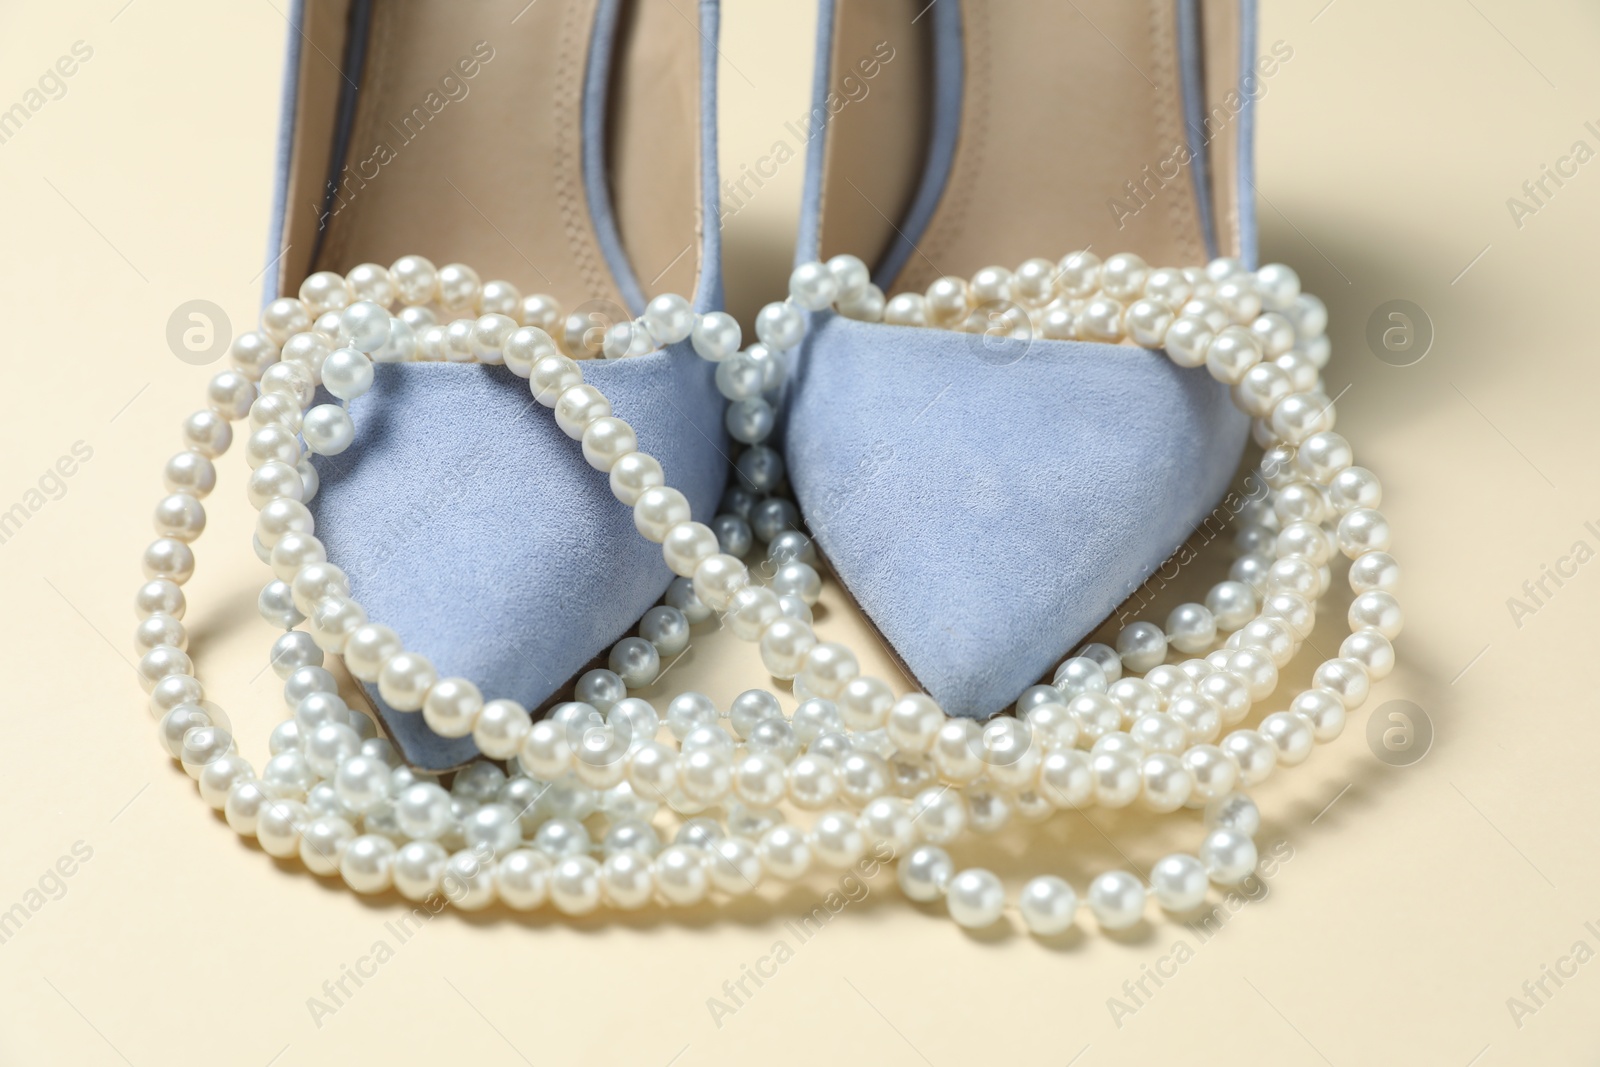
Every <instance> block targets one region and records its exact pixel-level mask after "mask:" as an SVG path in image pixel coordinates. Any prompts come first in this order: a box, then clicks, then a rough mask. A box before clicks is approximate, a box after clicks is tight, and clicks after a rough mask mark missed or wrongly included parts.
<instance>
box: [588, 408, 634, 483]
mask: <svg viewBox="0 0 1600 1067" xmlns="http://www.w3.org/2000/svg"><path fill="white" fill-rule="evenodd" d="M638 447H639V437H638V435H637V434H635V433H634V432H633V427H632V426H629V425H628V424H627V423H626V422H624V421H622V420H621V419H618V418H615V417H612V416H604V417H602V418H598V419H595V420H594V421H593V422H591V423H589V425H588V427H587V428H585V429H584V431H583V458H584V459H585V460H586V461H587V462H588V464H589V466H591V467H593V468H594V469H595V470H598V471H606V472H609V471H610V470H611V468H612V467H614V466H615V465H616V463H617V461H618V460H619V459H621V458H622V457H623V456H625V455H628V454H629V453H632V452H635V451H636V450H637V449H638Z"/></svg>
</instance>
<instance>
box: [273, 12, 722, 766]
mask: <svg viewBox="0 0 1600 1067" xmlns="http://www.w3.org/2000/svg"><path fill="white" fill-rule="evenodd" d="M621 9H622V5H621V3H620V0H602V2H601V3H600V4H599V5H598V7H597V9H596V15H595V18H596V26H595V35H594V40H593V44H592V47H591V50H590V55H589V61H588V68H587V71H586V75H585V83H584V105H583V129H584V137H585V139H586V141H588V142H589V143H590V144H591V145H593V144H599V143H600V142H601V141H602V140H603V137H604V132H605V124H604V119H605V114H606V108H607V99H606V96H607V90H608V88H609V84H610V77H609V65H610V63H611V61H612V49H613V44H614V41H615V37H616V33H617V20H618V18H619V17H620V13H621ZM696 16H697V18H698V24H699V29H700V34H701V37H702V39H703V40H705V41H706V42H708V45H707V47H706V48H704V49H703V50H702V55H701V57H700V77H699V94H700V107H701V119H700V130H699V145H698V152H699V165H700V173H701V175H702V189H701V203H700V215H701V218H702V219H715V218H716V217H717V215H716V212H717V204H718V191H717V190H718V185H717V136H716V115H717V102H716V89H717V75H716V71H717V53H716V49H715V47H713V44H714V42H715V41H716V40H717V35H718V28H719V26H718V24H719V18H720V11H719V6H718V3H717V0H700V3H699V5H698V10H697V12H696ZM303 17H304V4H303V0H295V4H294V6H293V12H292V16H291V18H290V21H289V34H288V39H289V47H288V56H289V59H288V68H287V73H286V79H285V87H284V107H283V124H282V128H281V131H280V135H279V162H278V181H277V188H276V191H275V193H274V206H273V217H272V226H271V233H272V246H271V250H270V251H269V257H270V258H271V259H276V257H277V256H278V254H279V242H280V241H281V240H282V233H283V223H284V214H285V210H286V207H287V200H286V192H285V190H286V189H287V175H288V173H289V169H290V164H291V159H290V157H291V154H292V148H293V144H294V116H295V104H296V100H297V97H298V93H299V84H298V78H297V72H298V69H299V55H300V48H301V42H302V34H301V32H300V29H299V27H300V25H301V21H302V19H303ZM535 103H536V102H535ZM336 151H338V152H342V147H339V146H336ZM604 163H605V161H604V156H603V153H601V152H598V151H586V152H585V154H584V165H585V188H586V190H587V192H588V200H589V209H590V212H591V216H592V219H593V222H594V226H595V231H596V235H597V237H598V239H599V243H600V247H601V252H602V254H603V255H604V256H605V258H606V261H607V266H608V267H609V268H610V269H611V272H612V274H613V275H614V277H615V278H616V279H617V281H618V284H619V287H620V288H621V290H622V292H623V295H624V299H625V300H627V301H628V302H629V304H630V305H631V310H632V311H633V312H634V313H635V314H637V313H638V312H639V311H640V310H642V303H643V294H642V293H641V291H640V289H639V286H638V283H637V282H636V281H635V279H634V275H633V270H632V266H631V264H630V263H629V262H628V259H627V254H626V251H625V250H624V248H623V246H622V242H621V239H620V236H619V234H618V232H617V226H616V222H615V219H614V218H613V213H612V205H611V202H610V199H609V192H608V191H607V187H606V183H605V176H604V174H603V173H601V171H602V170H603V168H604ZM699 236H700V244H699V250H698V251H699V258H700V265H701V266H700V277H699V282H698V285H697V288H696V292H695V297H694V305H695V308H696V310H698V311H708V310H711V309H713V308H718V307H720V306H721V304H722V261H721V234H720V232H719V230H718V228H717V227H716V226H715V225H701V226H700V227H699ZM276 295H277V292H276V284H275V279H269V281H268V285H267V291H266V293H265V294H264V302H265V301H269V300H271V299H273V298H274V297H275V296H276ZM714 372H715V369H714V368H713V367H712V366H710V365H709V364H707V363H705V362H704V361H703V360H701V359H700V358H699V357H697V356H696V355H695V354H694V352H693V351H692V350H691V349H690V347H689V346H688V345H687V344H682V345H676V346H673V348H672V349H670V350H668V351H667V352H657V353H653V354H651V355H648V356H642V357H638V358H633V359H627V360H619V361H608V360H592V361H588V362H585V363H584V365H583V373H584V380H585V381H586V382H588V383H590V384H592V385H595V386H596V387H598V388H599V389H600V390H601V392H603V393H604V394H605V395H606V397H607V398H608V399H609V400H610V401H611V404H612V410H613V413H614V414H615V415H617V416H618V417H620V418H623V419H626V420H627V421H628V422H629V423H630V424H631V425H632V426H633V428H634V431H635V432H636V433H637V434H638V436H639V447H640V448H641V449H642V450H643V451H645V452H648V453H650V454H651V455H653V456H655V457H656V458H657V459H658V460H660V462H661V465H662V468H663V470H664V471H665V473H666V481H667V484H668V485H670V486H673V487H674V488H676V489H678V490H680V491H681V492H682V493H683V494H684V495H685V496H686V497H687V498H688V500H689V504H690V507H691V509H692V511H693V514H694V517H695V519H697V520H699V521H701V522H708V521H710V519H711V517H712V516H713V514H714V513H715V510H716V505H717V502H718V501H719V499H720V498H721V494H722V490H723V486H724V484H725V481H726V475H727V471H728V468H729V463H728V442H727V434H726V431H725V430H724V428H723V423H722V412H723V406H724V402H723V400H722V398H721V396H720V395H719V394H718V393H717V390H716V387H715V384H714V381H713V375H714ZM332 400H333V398H332V397H330V396H327V395H326V394H323V395H321V396H319V398H318V401H319V402H321V403H327V402H330V401H332ZM350 410H351V415H352V417H353V418H354V419H355V422H356V427H357V429H356V434H357V441H356V444H355V446H354V447H353V448H352V449H351V450H350V451H349V452H347V453H346V454H344V455H342V456H334V457H320V456H319V457H315V458H314V460H313V462H314V463H315V464H316V467H317V471H318V474H319V477H320V479H321V488H320V490H319V491H318V494H317V496H316V498H315V499H314V500H313V501H312V502H311V511H312V513H313V515H314V516H315V518H316V523H317V536H318V537H319V538H321V539H322V541H323V543H324V544H325V545H326V546H327V549H328V555H329V558H330V559H331V560H332V561H333V562H335V563H337V564H338V565H339V566H341V567H343V568H344V569H345V571H346V572H347V573H348V574H349V576H350V582H351V592H352V594H353V595H354V596H355V597H356V598H357V599H358V600H360V601H361V603H362V604H363V606H365V607H366V609H367V611H368V613H369V616H370V617H371V618H372V619H373V620H374V621H377V622H382V623H384V624H386V625H389V626H392V627H394V628H395V629H396V630H397V631H399V633H400V635H401V637H402V639H404V640H405V642H406V646H407V647H408V648H412V649H416V650H417V651H420V652H422V653H423V654H425V655H426V656H428V658H429V659H430V660H432V662H433V664H434V666H435V668H436V669H438V670H439V672H440V673H441V675H445V676H452V675H453V676H459V677H465V678H470V679H472V681H473V682H474V683H475V684H476V685H477V686H478V687H479V688H480V689H481V690H482V691H483V693H484V694H485V696H486V697H488V698H491V699H493V698H497V697H508V698H511V699H514V700H517V701H519V702H521V703H522V704H523V705H525V706H526V707H528V708H530V709H531V708H536V707H538V706H539V705H540V704H542V703H544V702H545V701H546V700H547V699H549V698H550V697H551V696H552V695H553V694H555V693H556V692H557V691H558V690H559V689H561V688H562V687H563V686H565V685H566V684H567V683H569V682H570V681H571V680H572V678H573V676H574V675H576V674H577V673H578V672H579V671H580V670H582V669H583V668H584V667H585V666H586V665H587V664H589V663H590V662H591V661H592V660H593V659H594V658H595V657H596V656H598V655H600V654H602V653H604V652H605V651H606V650H607V649H608V648H609V647H610V646H611V645H612V644H613V643H614V642H615V641H616V640H617V639H618V638H621V637H623V636H625V635H626V634H627V633H628V632H629V631H630V630H632V629H633V627H634V625H635V623H636V622H637V620H638V619H639V617H640V616H641V615H643V614H644V613H645V612H646V611H647V610H649V608H650V607H651V606H653V605H654V604H655V603H656V602H657V601H658V600H659V599H660V598H661V595H662V594H663V593H664V592H665V591H666V588H667V585H668V584H669V583H670V582H671V580H672V578H673V575H672V572H671V571H670V570H668V568H667V565H666V563H665V562H664V560H663V559H662V556H661V550H660V548H659V546H657V545H655V544H652V543H651V542H649V541H646V540H645V539H644V538H642V537H640V536H639V534H638V532H637V530H635V528H634V525H633V515H632V510H631V509H630V508H627V507H624V506H623V505H622V504H621V503H619V502H618V501H617V499H616V497H615V496H613V495H612V493H611V489H610V483H609V479H608V476H607V475H605V474H603V473H601V472H599V471H596V470H594V469H593V468H591V467H590V466H589V465H588V463H587V462H585V460H584V458H583V450H582V447H581V445H580V444H579V443H578V442H577V441H573V440H571V439H570V438H568V437H567V436H566V435H565V434H564V433H562V432H561V429H560V428H559V427H558V426H557V425H556V423H555V418H554V416H553V414H552V413H551V412H550V411H549V409H547V408H544V407H543V406H541V405H539V404H538V403H536V402H535V401H534V400H533V398H532V395H531V394H530V393H529V391H528V383H527V382H526V381H524V380H522V379H520V378H517V377H516V376H515V375H513V374H512V373H511V372H510V371H507V370H506V369H505V368H504V367H490V366H482V365H468V364H446V363H406V364H390V365H384V366H381V367H379V368H378V372H377V375H376V376H375V380H374V384H373V388H372V390H371V391H370V392H369V393H367V394H366V395H365V396H363V397H361V398H360V399H359V400H357V401H355V402H354V403H353V404H352V405H351V408H350ZM365 690H366V692H367V695H368V696H369V697H370V699H371V701H372V704H373V706H374V708H375V709H376V710H377V712H378V715H379V718H381V719H382V720H383V724H384V727H385V728H386V729H387V731H388V733H389V736H390V737H391V738H392V740H393V741H394V743H395V745H396V747H397V748H398V749H399V750H400V753H401V755H402V756H404V757H405V759H406V760H407V762H409V763H410V764H412V765H413V766H415V767H418V768H421V769H424V770H448V769H450V768H453V767H458V766H460V765H461V764H463V763H466V762H468V761H469V760H471V759H473V758H475V757H476V756H477V755H478V754H479V753H478V749H477V746H476V745H474V744H473V742H472V739H471V738H470V737H466V738H453V739H452V738H443V737H439V736H438V735H437V734H435V733H434V732H433V731H432V730H431V729H429V728H428V726H427V724H426V723H425V722H424V721H423V718H422V715H421V713H420V712H400V711H396V710H395V709H393V708H391V707H389V706H388V705H387V704H386V703H385V702H384V701H383V699H382V698H381V696H380V695H379V694H378V689H377V686H375V685H367V686H365Z"/></svg>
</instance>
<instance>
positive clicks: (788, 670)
mask: <svg viewBox="0 0 1600 1067" xmlns="http://www.w3.org/2000/svg"><path fill="white" fill-rule="evenodd" d="M816 643H817V637H816V634H815V633H813V632H812V629H811V627H810V625H809V624H807V623H804V622H801V621H799V620H798V619H790V618H780V619H777V620H775V621H774V622H773V623H772V624H771V625H770V626H768V627H767V630H766V632H765V633H764V634H762V635H761V662H762V664H763V665H765V667H766V668H767V670H768V671H769V672H771V674H772V676H773V677H774V678H793V677H794V676H795V675H797V674H799V673H800V668H801V667H803V666H804V665H805V659H806V655H807V654H808V653H809V652H810V651H811V649H812V648H813V647H815V646H816Z"/></svg>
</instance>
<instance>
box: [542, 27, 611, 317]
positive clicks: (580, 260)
mask: <svg viewBox="0 0 1600 1067" xmlns="http://www.w3.org/2000/svg"><path fill="white" fill-rule="evenodd" d="M594 15H595V12H594V10H593V8H592V6H591V5H587V4H581V5H573V6H572V7H570V8H569V9H568V10H567V13H566V18H565V19H564V20H563V23H562V27H561V49H560V53H559V54H560V59H559V60H558V64H559V65H558V68H557V71H556V79H555V80H556V91H555V93H554V95H553V97H552V100H551V107H552V109H553V110H554V112H555V114H554V118H555V122H556V128H557V129H558V130H561V131H562V134H561V136H560V137H559V139H558V140H557V142H556V151H555V153H554V155H553V157H552V159H551V162H552V164H553V165H554V167H555V194H556V206H557V207H558V208H559V209H560V211H561V229H562V232H563V233H564V234H565V236H566V239H567V248H568V250H569V251H571V253H572V258H573V260H574V262H575V263H576V265H577V268H578V272H579V274H580V275H581V276H582V278H583V280H584V283H585V285H587V286H588V288H589V290H590V292H591V293H593V294H602V293H606V292H608V291H609V290H610V289H611V286H610V285H609V284H608V282H607V279H606V278H605V277H604V276H603V275H602V274H601V272H600V265H599V263H598V262H597V261H596V259H595V255H594V248H593V246H592V242H591V241H589V240H588V239H587V238H588V233H587V226H588V223H589V220H588V218H587V216H585V215H584V214H583V212H582V210H581V209H582V208H584V207H586V206H587V200H586V199H585V198H584V196H583V192H582V190H581V189H577V188H575V187H574V183H573V180H572V172H573V163H574V161H576V163H577V169H578V171H579V173H580V174H581V173H582V168H583V155H582V150H583V113H582V111H583V95H584V89H585V85H584V82H583V78H582V71H581V70H579V71H576V72H575V71H574V67H576V66H577V65H578V60H579V57H580V53H586V52H587V49H584V48H583V47H582V46H583V41H582V40H581V36H580V30H581V29H582V27H583V26H585V25H588V26H590V27H592V26H593V25H594ZM583 58H585V59H586V58H587V56H586V55H584V56H583ZM574 131H576V132H574Z"/></svg>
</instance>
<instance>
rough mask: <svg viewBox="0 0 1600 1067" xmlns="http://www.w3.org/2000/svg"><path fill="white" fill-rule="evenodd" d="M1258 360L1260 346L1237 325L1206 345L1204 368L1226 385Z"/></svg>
mask: <svg viewBox="0 0 1600 1067" xmlns="http://www.w3.org/2000/svg"><path fill="white" fill-rule="evenodd" d="M1260 362H1261V346H1260V345H1259V344H1258V343H1257V342H1256V339H1255V337H1253V336H1252V335H1251V333H1250V331H1249V330H1246V329H1244V328H1242V327H1239V326H1229V327H1227V328H1225V329H1223V330H1222V331H1221V332H1220V333H1218V334H1217V335H1216V337H1214V338H1212V341H1211V343H1210V344H1209V345H1207V346H1206V369H1207V370H1208V371H1210V372H1211V376H1212V377H1213V378H1215V379H1216V380H1217V381H1219V382H1224V383H1226V384H1228V385H1233V384H1235V383H1237V382H1239V381H1241V380H1242V379H1243V378H1244V375H1245V372H1247V371H1248V370H1249V369H1250V368H1251V367H1254V366H1255V365H1256V364H1258V363H1260ZM1279 406H1280V407H1281V406H1282V405H1281V404H1280V405H1279ZM1274 410H1277V409H1274Z"/></svg>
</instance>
